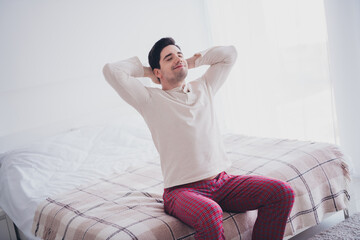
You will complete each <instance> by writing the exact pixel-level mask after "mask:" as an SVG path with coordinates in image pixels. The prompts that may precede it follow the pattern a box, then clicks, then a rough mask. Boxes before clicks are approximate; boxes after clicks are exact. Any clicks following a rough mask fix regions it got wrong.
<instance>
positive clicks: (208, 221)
mask: <svg viewBox="0 0 360 240" xmlns="http://www.w3.org/2000/svg"><path fill="white" fill-rule="evenodd" d="M222 217H223V211H222V209H221V207H220V206H219V205H218V204H216V203H214V204H207V206H204V207H203V208H202V211H201V212H199V214H198V216H197V219H196V223H197V225H198V226H199V227H202V228H212V227H217V226H219V223H222Z"/></svg>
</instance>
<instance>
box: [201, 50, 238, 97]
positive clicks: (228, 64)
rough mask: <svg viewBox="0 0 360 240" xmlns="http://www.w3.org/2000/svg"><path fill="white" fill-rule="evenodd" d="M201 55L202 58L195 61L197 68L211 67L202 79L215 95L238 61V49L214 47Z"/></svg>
mask: <svg viewBox="0 0 360 240" xmlns="http://www.w3.org/2000/svg"><path fill="white" fill-rule="evenodd" d="M200 54H201V57H199V58H198V59H197V60H196V61H195V67H198V66H201V65H210V67H209V69H208V70H207V71H206V72H205V74H204V75H203V77H202V78H203V79H204V80H205V82H206V84H207V86H208V87H210V89H211V91H212V93H213V95H215V93H216V92H217V91H218V90H219V88H220V87H221V86H222V85H223V83H224V82H225V80H226V78H227V77H228V75H229V73H230V70H231V68H232V66H233V65H234V63H235V61H236V58H237V51H236V48H235V47H234V46H219V47H212V48H209V49H207V50H205V51H203V52H201V53H200Z"/></svg>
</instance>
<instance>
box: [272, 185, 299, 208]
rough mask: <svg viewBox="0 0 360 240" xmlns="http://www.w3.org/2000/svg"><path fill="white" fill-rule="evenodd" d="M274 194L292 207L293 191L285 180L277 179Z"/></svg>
mask: <svg viewBox="0 0 360 240" xmlns="http://www.w3.org/2000/svg"><path fill="white" fill-rule="evenodd" d="M275 195H276V196H277V198H279V199H280V200H281V201H283V202H284V203H287V204H288V205H289V207H292V206H293V204H294V200H295V192H294V190H293V188H292V187H291V186H290V184H288V183H287V182H283V181H279V182H278V186H277V187H276V191H275Z"/></svg>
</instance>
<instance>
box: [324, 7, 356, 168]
mask: <svg viewBox="0 0 360 240" xmlns="http://www.w3.org/2000/svg"><path fill="white" fill-rule="evenodd" d="M324 2H325V10H326V20H327V28H328V37H329V62H330V77H331V79H332V81H333V84H334V94H335V106H336V112H337V119H338V128H339V137H340V146H342V147H343V149H344V150H345V152H346V153H347V154H348V155H349V156H350V157H351V158H352V160H353V163H354V166H355V169H356V171H357V172H356V174H357V175H360V1H359V0H347V1H339V0H325V1H324Z"/></svg>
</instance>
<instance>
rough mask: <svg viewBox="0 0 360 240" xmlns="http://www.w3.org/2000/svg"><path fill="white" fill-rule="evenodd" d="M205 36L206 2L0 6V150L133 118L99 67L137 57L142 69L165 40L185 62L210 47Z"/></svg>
mask: <svg viewBox="0 0 360 240" xmlns="http://www.w3.org/2000/svg"><path fill="white" fill-rule="evenodd" d="M209 35H210V34H209V33H208V26H207V22H206V12H205V8H204V0H182V1H181V2H179V1H169V0H152V1H147V0H122V1H119V0H105V1H96V0H76V1H70V0H65V1H55V0H32V1H21V0H0V36H1V37H0V114H1V117H0V152H1V151H2V150H4V149H8V148H10V147H11V146H12V145H18V144H19V143H20V142H26V141H27V140H31V139H32V138H33V137H34V136H35V135H37V136H40V137H41V136H43V135H48V134H50V133H53V132H56V131H60V130H65V129H68V128H71V127H77V126H79V125H82V124H86V123H90V122H99V121H100V122H101V121H104V120H103V119H104V116H105V115H109V116H111V115H112V114H113V112H114V111H117V112H118V113H119V114H120V113H121V114H128V113H134V112H135V111H134V110H132V109H131V108H130V107H128V106H127V105H126V104H124V102H123V101H122V100H121V99H120V98H119V97H118V96H117V94H116V93H115V91H113V90H112V89H111V88H110V86H109V85H108V84H107V83H106V82H105V80H104V78H103V76H102V67H103V65H104V64H105V63H106V62H112V61H117V60H120V59H124V58H128V57H131V56H134V55H137V56H139V57H140V59H141V60H142V61H143V62H144V63H147V54H148V52H149V50H150V48H151V47H152V45H153V44H154V43H155V42H156V41H157V40H158V39H160V38H161V37H165V36H172V37H173V38H175V40H176V41H177V43H178V44H179V45H180V46H181V47H182V50H183V52H184V54H185V56H190V55H192V54H193V53H195V52H196V51H199V50H202V49H204V48H207V47H209V46H210V44H211V43H210V38H209ZM192 74H193V75H194V76H195V75H196V72H195V73H194V72H193V73H192ZM191 76H192V75H190V77H191ZM24 133H28V134H25V135H24ZM14 136H15V137H14ZM19 141H20V142H19Z"/></svg>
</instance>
